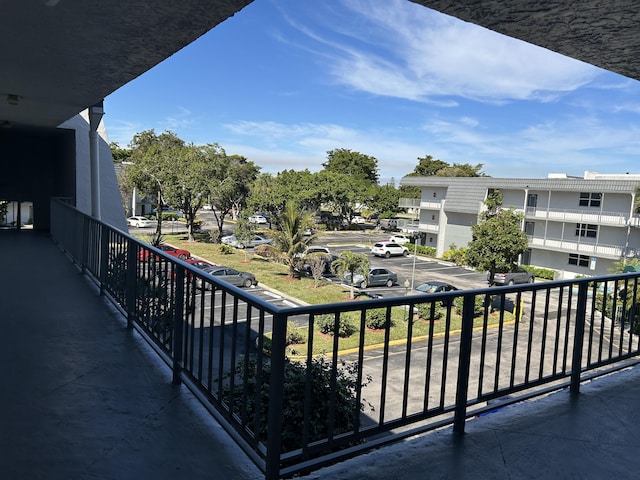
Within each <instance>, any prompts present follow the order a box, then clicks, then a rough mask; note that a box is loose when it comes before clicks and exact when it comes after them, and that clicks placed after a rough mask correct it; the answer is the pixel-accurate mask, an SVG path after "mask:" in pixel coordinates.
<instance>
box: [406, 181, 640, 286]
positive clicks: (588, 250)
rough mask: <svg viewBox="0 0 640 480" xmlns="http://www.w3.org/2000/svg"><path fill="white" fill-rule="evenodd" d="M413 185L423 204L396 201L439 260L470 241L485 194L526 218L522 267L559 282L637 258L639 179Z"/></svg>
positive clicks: (599, 272)
mask: <svg viewBox="0 0 640 480" xmlns="http://www.w3.org/2000/svg"><path fill="white" fill-rule="evenodd" d="M400 184H401V185H410V186H417V187H419V188H420V189H421V192H422V193H421V197H420V199H401V200H400V206H401V207H405V208H409V209H414V211H415V212H416V216H417V219H418V231H419V233H420V237H421V241H422V244H423V245H426V246H431V247H434V248H436V252H437V256H441V255H442V254H443V252H445V251H446V250H447V249H449V248H450V246H451V245H452V244H455V245H456V246H457V247H464V246H466V245H467V244H468V243H469V242H470V241H471V226H472V225H474V224H476V223H477V222H478V219H479V215H480V213H481V212H482V211H483V209H485V205H484V200H485V199H486V198H487V195H488V194H489V192H491V191H493V190H496V189H498V190H500V191H501V192H502V194H503V197H504V200H503V206H504V207H505V208H514V209H515V210H518V211H520V212H522V213H523V214H524V220H523V223H522V229H523V230H524V231H525V232H526V233H527V235H528V238H529V248H528V249H527V251H526V252H525V253H524V254H523V255H522V256H521V259H520V262H521V263H522V264H524V265H534V266H538V267H543V268H550V269H554V270H556V271H557V272H558V274H557V278H573V277H575V276H578V275H606V274H607V273H609V269H610V268H611V267H612V265H613V263H614V262H616V261H619V260H622V259H625V258H634V257H636V258H640V216H638V214H637V213H635V212H634V208H633V206H634V202H635V197H636V189H637V188H638V186H639V185H640V174H623V175H611V174H598V173H594V172H585V174H584V176H583V177H571V176H567V175H565V174H549V175H548V176H547V178H542V179H523V178H491V177H479V178H466V177H434V176H432V177H410V176H407V177H404V178H403V179H402V180H401V182H400Z"/></svg>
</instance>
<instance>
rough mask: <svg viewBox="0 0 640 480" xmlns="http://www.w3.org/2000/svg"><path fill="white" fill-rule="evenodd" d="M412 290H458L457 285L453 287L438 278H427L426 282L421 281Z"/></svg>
mask: <svg viewBox="0 0 640 480" xmlns="http://www.w3.org/2000/svg"><path fill="white" fill-rule="evenodd" d="M414 290H416V291H418V292H420V293H440V292H451V291H454V290H458V287H454V286H453V285H451V284H450V283H446V282H441V281H439V280H429V281H427V282H424V283H421V284H420V285H418V286H417V287H415V289H414Z"/></svg>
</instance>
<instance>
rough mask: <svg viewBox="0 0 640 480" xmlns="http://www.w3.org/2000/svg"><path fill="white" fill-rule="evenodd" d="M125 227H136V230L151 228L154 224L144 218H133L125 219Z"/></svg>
mask: <svg viewBox="0 0 640 480" xmlns="http://www.w3.org/2000/svg"><path fill="white" fill-rule="evenodd" d="M127 225H129V226H130V227H136V228H146V227H151V226H153V225H155V222H152V221H151V220H149V219H148V218H146V217H137V216H134V217H129V218H127Z"/></svg>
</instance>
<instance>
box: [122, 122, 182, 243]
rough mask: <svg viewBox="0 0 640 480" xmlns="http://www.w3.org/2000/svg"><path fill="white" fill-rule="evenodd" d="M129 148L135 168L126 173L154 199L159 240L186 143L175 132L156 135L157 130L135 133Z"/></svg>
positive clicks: (129, 168)
mask: <svg viewBox="0 0 640 480" xmlns="http://www.w3.org/2000/svg"><path fill="white" fill-rule="evenodd" d="M129 147H130V150H131V156H130V157H129V159H130V161H131V162H132V165H130V166H129V167H128V168H127V170H126V174H125V175H126V177H127V182H128V183H129V184H130V185H133V186H135V187H136V188H137V189H138V191H139V192H140V193H142V194H143V195H147V196H149V197H150V198H152V199H153V203H154V205H155V207H156V212H157V218H158V224H157V227H156V235H155V238H159V237H160V235H161V234H162V206H163V204H164V192H165V189H167V188H169V187H170V185H171V183H172V182H173V181H174V176H175V172H174V165H175V164H176V161H177V159H178V158H179V157H180V156H181V155H182V149H183V148H184V141H183V140H181V139H180V138H178V137H177V136H176V135H175V134H174V133H172V132H164V133H161V134H160V135H156V133H155V131H154V130H146V131H144V132H140V133H137V134H135V135H134V136H133V139H132V140H131V143H130V144H129Z"/></svg>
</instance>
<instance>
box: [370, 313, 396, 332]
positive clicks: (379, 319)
mask: <svg viewBox="0 0 640 480" xmlns="http://www.w3.org/2000/svg"><path fill="white" fill-rule="evenodd" d="M364 324H365V325H366V326H367V328H370V329H372V330H380V329H382V328H387V326H392V325H393V321H392V320H391V318H389V321H388V322H387V309H386V308H376V309H374V310H367V313H366V316H365V320H364Z"/></svg>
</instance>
